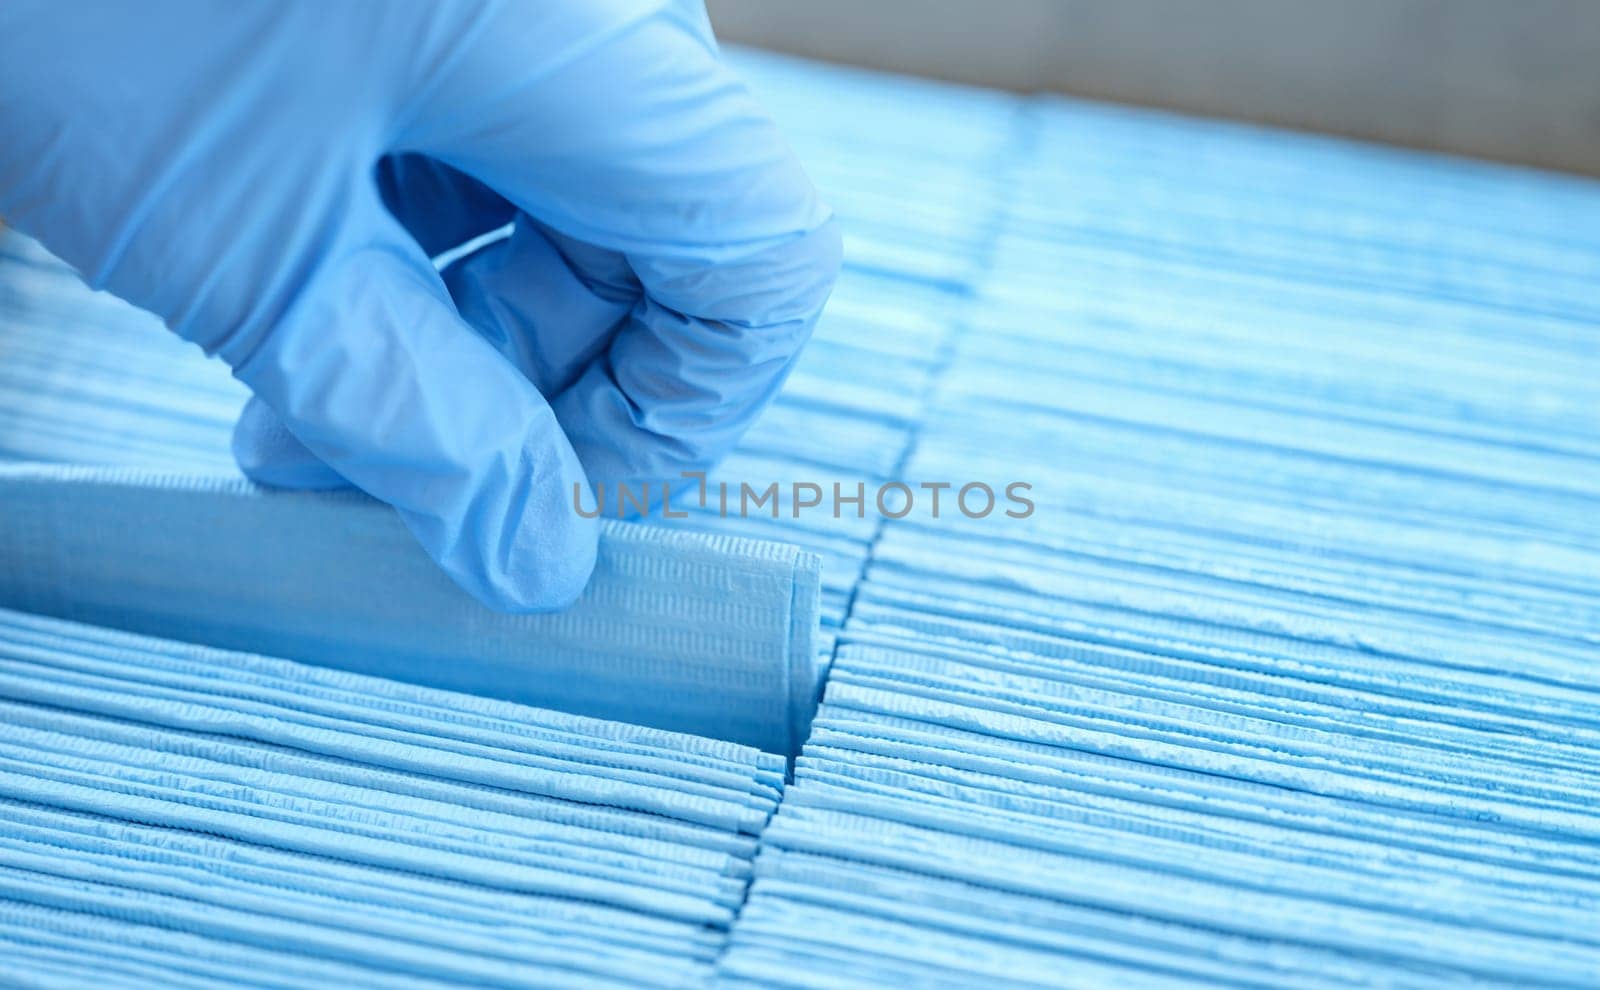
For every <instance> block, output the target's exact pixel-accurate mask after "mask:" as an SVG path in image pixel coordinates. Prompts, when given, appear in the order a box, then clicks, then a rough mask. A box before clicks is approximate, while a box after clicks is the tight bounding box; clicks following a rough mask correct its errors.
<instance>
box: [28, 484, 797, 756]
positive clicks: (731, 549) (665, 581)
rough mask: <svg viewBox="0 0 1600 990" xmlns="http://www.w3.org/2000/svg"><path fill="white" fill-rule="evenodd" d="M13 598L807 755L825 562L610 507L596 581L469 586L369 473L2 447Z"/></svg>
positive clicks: (65, 613) (88, 617) (143, 628)
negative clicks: (498, 598)
mask: <svg viewBox="0 0 1600 990" xmlns="http://www.w3.org/2000/svg"><path fill="white" fill-rule="evenodd" d="M0 559H3V560H5V561H6V566H5V568H3V569H0V606H6V607H10V608H16V609H22V610H26V611H29V612H35V613H38V614H41V615H51V616H57V617H60V618H67V619H75V620H79V621H86V622H93V623H97V624H101V625H108V626H114V627H116V628H120V629H127V630H130V631H134V632H142V633H148V634H151V635H159V636H167V637H172V638H177V639H183V640H186V641H189V642H196V643H205V644H209V645H212V646H219V647H226V648H232V649H247V650H252V651H257V652H267V653H271V654H274V655H277V656H284V657H289V658H291V659H294V660H299V661H303V662H306V663H315V664H321V665H324V666H328V667H335V668H339V669H342V670H351V671H357V672H360V673H367V674H374V675H382V676H384V677H387V678H392V679H394V680H401V681H407V682H410V683H414V684H423V685H428V686H431V687H439V688H446V689H449V690H455V691H465V692H470V693H472V694H476V695H480V696H483V697H486V698H497V699H502V700H509V701H518V702H523V703H527V704H537V705H539V706H541V707H545V708H554V709H557V710H560V711H564V712H571V713H574V714H579V715H587V716H592V717H597V718H607V719H615V720H619V721H626V722H632V723H636V724H639V725H646V726H652V727H655V728H661V729H670V730H674V731H681V732H692V733H695V734H697V735H704V736H711V737H714V738H718V739H726V740H730V741H733V742H739V743H743V744H747V745H751V746H756V747H758V748H761V749H764V750H767V751H768V752H773V753H780V754H789V753H793V752H796V751H797V750H798V748H799V744H800V741H801V740H802V739H803V738H804V734H805V731H806V728H807V726H808V724H809V721H810V716H811V713H812V710H813V708H814V706H815V698H816V692H817V683H816V678H817V662H816V660H817V648H816V644H815V640H814V637H815V635H816V630H817V609H818V594H819V592H818V567H819V561H818V559H817V557H816V555H814V554H811V553H808V552H805V551H802V550H799V549H797V548H795V547H793V546H789V545H786V544H778V543H769V542H765V541H759V540H751V539H744V538H739V537H731V536H717V535H711V534H704V533H696V532H686V531H677V530H671V529H666V528H652V527H644V526H636V525H629V524H625V523H615V522H608V523H607V524H606V525H605V528H604V531H603V537H602V541H601V548H600V557H599V563H598V565H597V566H596V569H595V577H594V580H593V581H592V582H591V584H590V586H589V589H588V590H587V591H586V592H585V594H584V596H583V598H582V599H581V600H580V601H579V602H578V603H577V604H576V605H575V606H573V607H572V608H570V609H568V610H567V611H565V612H562V613H559V614H554V615H532V616H508V615H502V614H499V613H496V612H493V611H491V610H489V609H487V608H485V607H484V606H482V605H480V604H478V603H477V602H476V601H474V600H472V599H471V598H469V597H468V596H467V595H465V594H464V593H463V592H461V591H460V590H459V589H457V588H456V587H455V586H454V585H452V584H451V583H450V581H449V580H448V579H447V578H445V577H444V576H443V575H442V574H441V573H439V571H438V569H437V568H436V567H434V566H433V565H432V563H431V562H430V561H429V560H428V559H427V557H426V556H424V555H423V554H422V552H421V551H420V550H418V549H417V547H416V545H415V541H414V540H412V539H411V538H410V536H409V534H407V533H406V531H405V528H404V527H403V526H402V525H401V523H400V520H399V519H398V517H396V516H395V514H394V513H393V512H392V511H390V510H389V509H388V508H387V507H385V506H383V505H381V504H379V503H377V502H375V501H373V500H371V499H368V498H366V497H365V496H362V495H359V494H357V493H354V492H329V493H287V492H268V491H264V490H261V489H259V488H256V487H254V486H252V485H250V484H248V483H247V482H244V481H242V480H235V479H226V478H207V477H201V476H184V475H172V476H161V475H156V474H152V473H149V472H144V471H139V470H132V469H117V468H90V467H67V466H59V465H42V464H0Z"/></svg>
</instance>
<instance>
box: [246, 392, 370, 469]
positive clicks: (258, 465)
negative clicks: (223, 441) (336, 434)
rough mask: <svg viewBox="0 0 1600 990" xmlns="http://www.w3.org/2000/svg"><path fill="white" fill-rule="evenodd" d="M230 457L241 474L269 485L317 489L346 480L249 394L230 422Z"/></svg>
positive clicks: (267, 408)
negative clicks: (237, 417)
mask: <svg viewBox="0 0 1600 990" xmlns="http://www.w3.org/2000/svg"><path fill="white" fill-rule="evenodd" d="M232 447H233V459H234V461H235V462H237V463H238V465H239V470H241V471H243V472H244V475H245V477H247V478H249V479H250V480H251V481H254V482H256V483H257V484H260V485H266V486H268V487H270V488H291V489H298V490H311V491H320V490H328V489H337V488H349V487H350V482H349V481H347V480H345V478H344V476H343V475H341V474H339V472H337V471H335V470H334V469H333V468H331V467H329V466H328V465H327V464H325V463H323V461H322V459H321V458H319V457H317V455H316V454H313V453H312V452H311V451H309V450H307V449H306V447H305V445H304V444H302V443H301V442H300V441H299V440H297V439H296V438H295V436H294V434H292V433H290V432H289V429H288V427H286V426H284V425H283V420H281V419H279V418H278V414H277V413H275V412H273V411H272V409H271V408H269V407H268V406H267V404H266V403H264V402H262V401H261V400H260V399H257V398H251V399H250V401H249V402H247V403H246V404H245V407H244V410H243V411H242V412H240V414H239V419H238V421H237V422H235V423H234V425H233V445H232Z"/></svg>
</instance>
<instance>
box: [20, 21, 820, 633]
mask: <svg viewBox="0 0 1600 990" xmlns="http://www.w3.org/2000/svg"><path fill="white" fill-rule="evenodd" d="M0 134H3V135H4V137H3V139H0V216H4V217H5V218H6V219H7V220H8V221H10V222H11V223H12V224H13V225H15V226H16V227H18V228H19V229H21V230H22V231H23V232H25V233H28V234H31V235H32V236H34V237H36V238H38V239H39V240H40V241H42V242H43V243H44V244H45V245H46V246H47V247H49V248H50V249H51V250H52V251H53V252H55V253H56V254H57V255H59V256H61V257H62V258H64V259H66V260H67V261H68V262H70V263H72V264H73V265H74V266H76V267H77V268H78V270H79V271H80V272H81V273H83V275H84V276H85V278H86V279H87V280H88V281H89V283H90V284H91V285H94V286H96V287H100V288H105V289H108V290H110V291H111V292H113V293H115V294H116V295H118V296H121V297H123V298H124V299H127V300H129V301H131V302H133V303H135V304H137V305H139V306H142V307H144V308H145V309H147V310H150V311H151V312H154V313H156V314H157V315H159V316H161V317H162V318H163V319H165V320H166V322H167V325H168V326H169V327H170V328H171V329H172V330H173V331H174V332H176V333H178V334H179V335H180V336H182V337H184V338H186V339H188V340H191V341H194V342H195V343H197V344H199V345H200V346H201V347H202V348H204V349H205V350H206V351H207V352H208V353H211V354H215V355H218V356H220V357H221V358H222V360H224V361H226V362H227V363H228V365H229V366H230V367H231V368H232V369H233V373H234V375H235V376H236V377H238V378H239V379H240V380H241V381H243V382H244V383H245V384H247V385H248V386H249V387H250V389H251V390H252V392H253V393H254V396H255V399H254V400H253V401H252V403H251V405H250V406H249V407H248V408H247V410H246V412H245V415H244V416H243V418H242V419H241V421H240V424H239V427H238V430H237V431H236V435H235V452H236V454H237V455H238V457H239V460H240V462H241V465H242V466H243V467H244V469H245V470H246V472H247V473H248V474H250V475H251V476H253V477H255V478H256V479H258V480H260V481H263V482H266V483H271V484H279V485H288V486H297V487H324V486H329V485H337V484H343V483H345V482H346V481H348V482H349V483H351V484H354V485H356V486H358V487H360V488H361V489H364V490H365V491H367V492H369V493H371V494H372V495H374V496H376V497H378V498H381V499H383V500H384V501H387V502H389V503H390V504H392V505H393V506H394V507H395V508H396V509H397V510H398V511H399V513H400V516H401V518H402V519H404V521H405V523H406V525H407V526H408V527H409V528H410V529H411V531H412V533H414V534H415V535H416V538H417V540H418V541H419V542H420V543H421V544H422V546H423V547H424V548H425V549H426V550H427V552H428V553H429V554H430V555H431V556H432V557H433V558H434V560H436V561H438V563H439V565H440V566H441V567H443V568H444V570H445V571H446V572H447V573H449V575H450V576H451V577H452V578H454V579H455V580H456V581H457V582H458V583H459V584H460V585H461V586H462V587H464V588H466V589H467V590H468V591H470V592H471V593H472V594H474V595H476V596H477V597H478V598H480V599H481V600H483V601H484V602H486V603H488V604H490V605H493V606H495V607H498V608H502V609H510V610H542V609H548V608H555V607H560V606H562V605H564V604H566V603H568V602H570V601H571V600H572V599H573V598H574V597H576V596H577V594H578V593H579V592H580V591H581V590H582V587H583V585H584V583H585V582H586V581H587V579H588V576H589V572H590V570H591V569H592V567H593V563H594V552H595V541H596V536H597V534H596V530H597V525H598V524H597V523H596V522H595V521H593V520H586V519H584V518H582V517H581V516H580V515H579V514H578V513H577V512H575V511H574V508H573V497H574V486H575V485H579V486H583V489H584V497H585V505H586V506H589V505H592V498H591V496H590V492H589V484H590V483H591V482H594V483H605V484H607V485H612V484H614V483H617V482H623V481H626V482H632V483H635V484H637V483H639V482H641V481H644V480H646V479H658V480H659V479H665V478H675V477H676V476H677V475H678V473H679V472H680V471H683V470H692V469H699V468H703V467H705V466H706V465H707V464H708V463H710V462H711V461H713V460H715V459H716V458H717V457H719V456H720V455H721V454H723V453H724V452H725V451H726V450H727V449H728V448H729V447H730V446H731V445H732V444H733V443H734V442H735V441H736V440H737V438H738V437H739V435H740V434H741V433H742V432H743V431H744V429H745V428H746V427H747V426H748V425H749V423H750V422H751V420H752V419H753V418H754V417H755V415H756V413H757V412H759V410H760V409H761V408H762V406H763V405H765V404H766V402H767V401H768V400H769V399H771V397H772V395H773V393H774V392H775V391H776V389H777V388H778V386H779V385H780V383H781V382H782V380H783V378H784V376H785V374H786V373H787V371H788V369H789V367H790V365H791V363H792V360H793V358H794V355H795V353H796V351H797V350H798V349H799V347H800V346H801V345H802V344H803V343H804V341H805V339H806V337H807V336H808V334H809V331H810V328H811V325H812V323H813V322H814V321H815V319H816V317H817V315H818V312H819V311H820V309H821V307H822V304H823V302H824V301H825V299H826V297H827V294H828V291H829V289H830V287H831V284H832V281H833V278H834V275H835V273H836V271H837V267H838V261H839V241H838V234H837V232H836V230H835V227H834V224H833V223H832V221H831V219H830V215H829V213H828V211H827V210H826V208H825V207H823V206H822V205H821V204H820V203H819V202H818V200H817V197H816V194H815V192H814V191H813V189H812V187H811V184H810V183H809V182H808V181H807V179H806V177H805V175H804V174H803V173H802V171H801V169H800V167H799V165H798V164H797V163H796V161H795V158H794V156H793V154H792V153H791V152H790V151H789V149H788V148H787V146H786V145H785V143H784V142H783V140H782V139H781V138H780V137H779V135H778V134H777V132H776V131H775V129H774V127H773V125H772V123H771V122H770V121H769V120H768V118H767V117H766V115H765V114H764V113H763V112H762V111H761V110H760V109H759V108H758V107H757V106H756V104H755V103H754V102H753V101H752V100H751V98H750V97H749V96H748V95H747V93H746V92H745V90H744V89H743V88H742V87H741V86H740V84H739V83H738V82H737V81H736V80H735V79H734V78H733V77H732V76H731V75H730V73H729V71H728V70H727V69H726V68H725V67H724V66H723V65H722V64H721V63H720V62H719V60H718V57H717V51H716V47H715V44H714V42H713V40H712V38H711V34H710V29H709V26H708V25H707V22H706V20H705V15H704V12H703V10H702V9H701V8H700V7H699V6H698V4H695V5H689V4H684V3H642V2H620V0H566V2H540V3H532V2H505V3H495V2H440V3H427V2H409V0H394V2H361V0H345V2H341V3H332V4H320V3H311V2H294V0H291V2H261V3H251V2H245V3H240V2H232V0H218V2H198V0H194V2H179V0H163V2H161V3H157V4H137V3H127V2H125V0H110V2H105V3H88V2H74V3H65V4H64V3H61V2H59V0H6V2H5V3H4V4H3V5H0ZM507 223H513V224H514V225H515V227H514V233H513V234H512V236H511V237H510V238H509V239H507V240H504V241H501V242H499V243H498V244H496V245H494V246H493V247H491V248H487V249H485V250H482V251H480V252H479V253H478V254H476V255H473V256H471V257H470V258H469V259H468V260H466V261H464V262H462V263H460V264H458V265H457V266H456V267H454V268H453V269H451V270H449V271H448V272H447V273H446V276H445V277H443V278H442V277H441V276H440V275H439V274H438V273H437V272H436V271H435V269H434V267H433V265H432V263H431V262H430V256H431V255H434V254H436V253H438V252H441V251H443V250H445V249H448V248H451V247H453V246H456V245H458V244H460V243H462V242H463V241H466V240H468V239H470V238H472V237H474V236H476V235H479V234H482V233H484V232H486V231H490V230H493V229H495V228H498V227H501V226H503V225H505V224H507Z"/></svg>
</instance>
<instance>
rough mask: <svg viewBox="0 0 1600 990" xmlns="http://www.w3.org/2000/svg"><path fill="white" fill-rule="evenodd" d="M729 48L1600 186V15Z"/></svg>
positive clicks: (801, 3)
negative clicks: (1521, 166) (1199, 118)
mask: <svg viewBox="0 0 1600 990" xmlns="http://www.w3.org/2000/svg"><path fill="white" fill-rule="evenodd" d="M708 6H709V8H710V11H711V19H712V21H713V23H714V24H715V25H716V28H717V33H718V35H719V36H720V37H721V38H722V39H723V40H724V41H728V42H739V43H745V44H751V45H757V46H760V47H763V48H771V49H775V50H779V51H788V52H794V53H796V54H801V55H808V56H811V57H814V58H821V59H827V60H830V61H835V62H846V63H852V64H857V65H865V66H872V67H876V68H883V69H892V70H895V71H899V72H910V73H915V74H919V75H927V76H935V77H939V78H943V79H954V80H958V81H961V82H971V83H978V84H981V85H986V86H998V87H1003V88H1007V89H1014V90H1022V91H1032V90H1054V91H1059V92H1065V93H1072V94H1076V95H1079V96H1088V97H1094V98H1098V99H1106V100H1114V101H1119V102H1125V103H1137V104H1144V105H1149V106H1159V107H1170V108H1173V109H1177V110H1184V111H1189V112H1193V113H1200V114H1208V115H1212V116H1223V117H1235V118H1241V119H1245V120H1253V121H1262V122H1265V123H1271V124H1279V125H1283V126H1288V127H1296V128H1301V129H1305V130H1315V131H1326V132H1331V133H1335V134H1344V135H1349V136H1352V137H1360V138H1367V139H1371V140H1377V141H1384V142H1388V143H1392V144H1402V145H1410V146H1413V147H1420V148H1431V149H1435V150H1440V151H1450V152H1456V153H1459V154H1465V155H1473V156H1477V157H1482V158H1494V159H1500V160H1503V161H1512V162H1523V163H1526V164H1531V165H1540V166H1544V167H1547V168H1558V169H1565V170H1568V171H1575V172H1583V173H1587V174H1590V175H1600V0H1187V2H1186V0H709V3H708Z"/></svg>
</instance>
